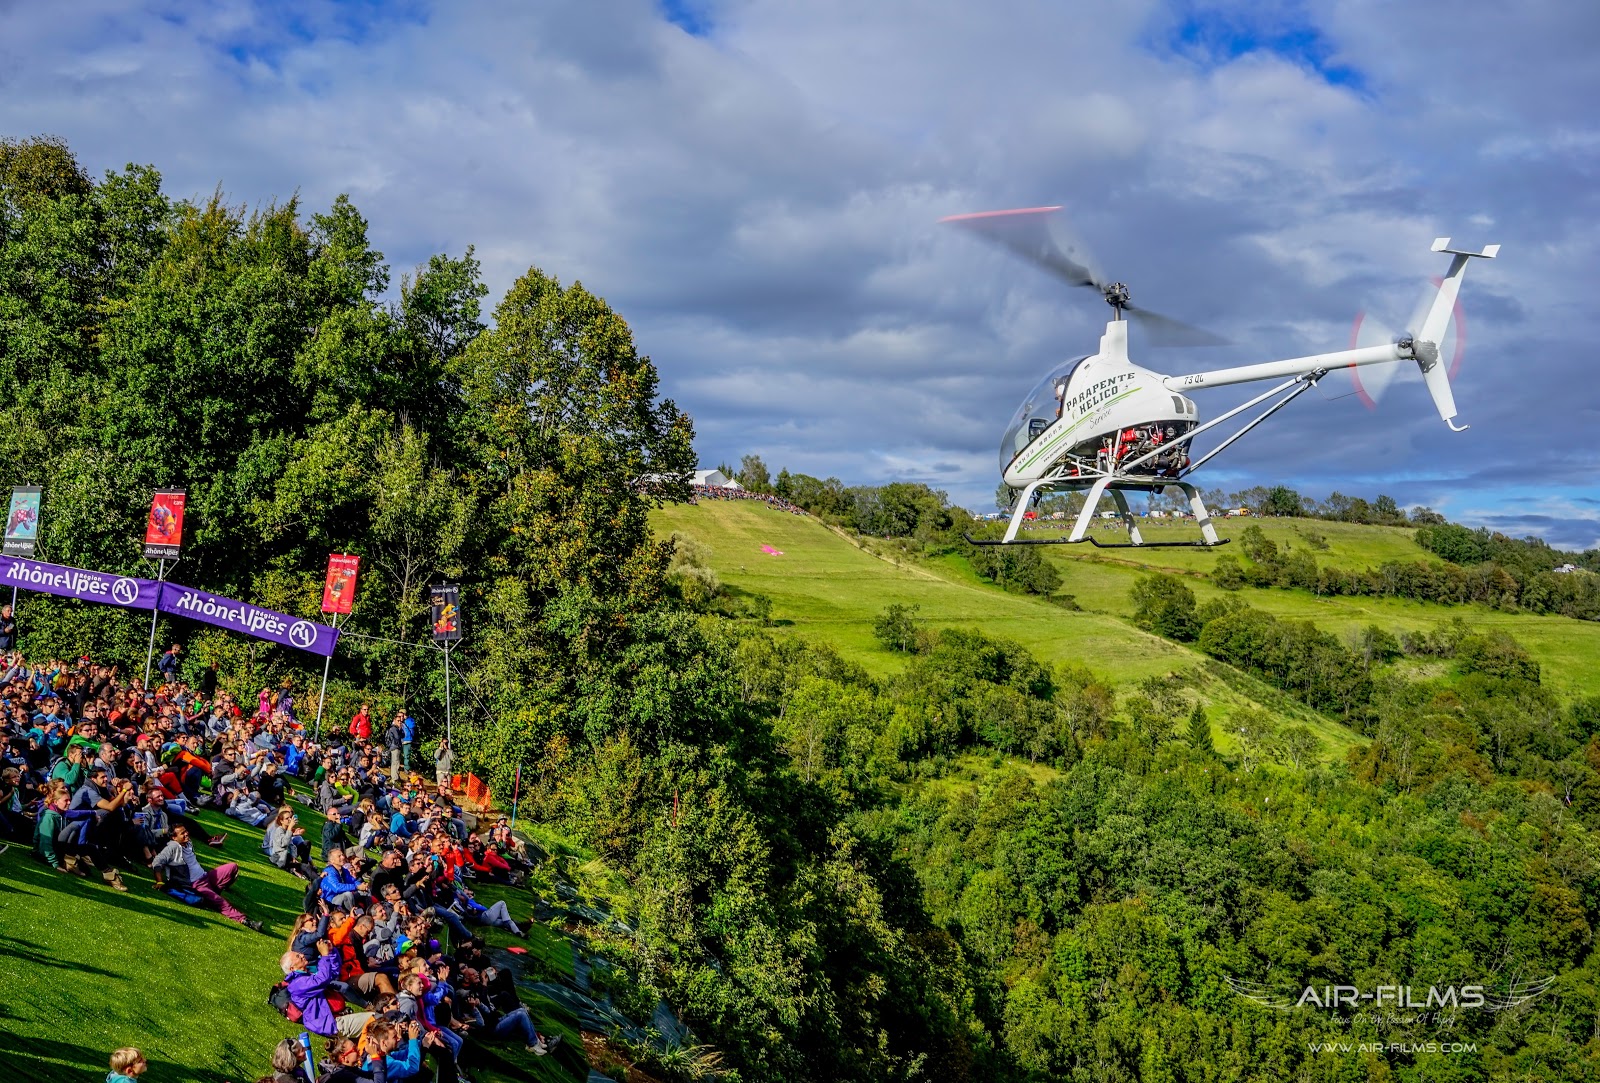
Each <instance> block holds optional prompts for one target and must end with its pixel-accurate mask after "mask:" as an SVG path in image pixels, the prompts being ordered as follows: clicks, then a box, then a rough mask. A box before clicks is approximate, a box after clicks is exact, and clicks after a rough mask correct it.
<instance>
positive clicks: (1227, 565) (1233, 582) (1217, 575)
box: [1211, 553, 1244, 590]
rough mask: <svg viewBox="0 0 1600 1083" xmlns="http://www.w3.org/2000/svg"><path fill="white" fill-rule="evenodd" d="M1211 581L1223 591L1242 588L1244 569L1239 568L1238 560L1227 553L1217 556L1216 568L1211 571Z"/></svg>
mask: <svg viewBox="0 0 1600 1083" xmlns="http://www.w3.org/2000/svg"><path fill="white" fill-rule="evenodd" d="M1211 581H1212V582H1213V583H1215V584H1216V585H1217V586H1219V587H1221V588H1222V589H1223V590H1238V589H1239V588H1240V587H1243V586H1244V569H1242V568H1240V567H1239V558H1238V557H1236V556H1233V555H1231V554H1228V553H1224V554H1223V555H1222V556H1219V557H1218V558H1217V563H1216V567H1214V568H1213V569H1212V570H1211Z"/></svg>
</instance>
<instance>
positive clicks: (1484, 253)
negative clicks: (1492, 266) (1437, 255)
mask: <svg viewBox="0 0 1600 1083" xmlns="http://www.w3.org/2000/svg"><path fill="white" fill-rule="evenodd" d="M1432 251H1434V252H1448V253H1450V254H1451V255H1452V256H1477V257H1478V258H1479V259H1494V258H1495V257H1496V256H1498V255H1499V254H1500V246H1499V245H1497V244H1486V245H1484V246H1483V247H1482V248H1480V249H1477V250H1476V251H1474V250H1473V249H1470V248H1451V247H1450V238H1449V237H1438V238H1435V240H1434V242H1433V248H1432Z"/></svg>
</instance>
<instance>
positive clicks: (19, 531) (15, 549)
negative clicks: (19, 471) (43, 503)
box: [5, 485, 39, 557]
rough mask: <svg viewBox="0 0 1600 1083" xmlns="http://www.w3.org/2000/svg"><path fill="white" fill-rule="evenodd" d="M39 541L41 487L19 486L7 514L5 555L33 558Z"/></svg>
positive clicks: (12, 496) (13, 490) (12, 491)
mask: <svg viewBox="0 0 1600 1083" xmlns="http://www.w3.org/2000/svg"><path fill="white" fill-rule="evenodd" d="M38 541H39V487H38V486H37V485H19V486H17V487H16V488H15V489H12V490H11V508H10V510H9V511H8V512H7V513H6V537H5V555H6V556H8V557H31V556H33V547H34V546H35V545H36V544H37V543H38Z"/></svg>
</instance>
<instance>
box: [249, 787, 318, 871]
mask: <svg viewBox="0 0 1600 1083" xmlns="http://www.w3.org/2000/svg"><path fill="white" fill-rule="evenodd" d="M261 849H262V852H264V853H265V854H266V855H267V860H268V861H271V862H272V863H273V864H274V865H276V866H277V867H278V868H280V869H286V870H288V871H289V872H292V873H294V875H296V876H298V877H299V878H300V879H302V880H308V881H309V880H315V879H316V878H317V873H316V870H315V869H314V868H312V866H311V843H309V842H307V841H306V829H305V828H303V827H301V826H300V820H299V818H298V817H296V816H295V814H294V809H292V808H290V807H289V806H287V805H285V806H284V807H283V808H280V809H279V810H278V812H277V815H276V816H274V817H273V818H272V822H271V823H270V824H269V825H267V833H266V836H265V837H264V838H263V839H262V840H261Z"/></svg>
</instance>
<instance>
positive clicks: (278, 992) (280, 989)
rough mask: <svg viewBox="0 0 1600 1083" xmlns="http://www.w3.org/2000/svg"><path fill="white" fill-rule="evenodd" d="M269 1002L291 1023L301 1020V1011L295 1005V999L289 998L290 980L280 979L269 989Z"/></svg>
mask: <svg viewBox="0 0 1600 1083" xmlns="http://www.w3.org/2000/svg"><path fill="white" fill-rule="evenodd" d="M267 1003H268V1004H270V1005H272V1006H273V1007H274V1008H276V1009H278V1014H279V1015H281V1016H283V1017H284V1018H285V1019H287V1020H289V1022H291V1023H298V1022H300V1016H301V1011H300V1009H299V1008H297V1007H295V1003H294V1001H292V1000H290V999H289V982H288V980H287V979H286V980H284V981H280V982H279V983H278V984H276V985H274V986H273V987H272V988H271V989H268V990H267Z"/></svg>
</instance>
